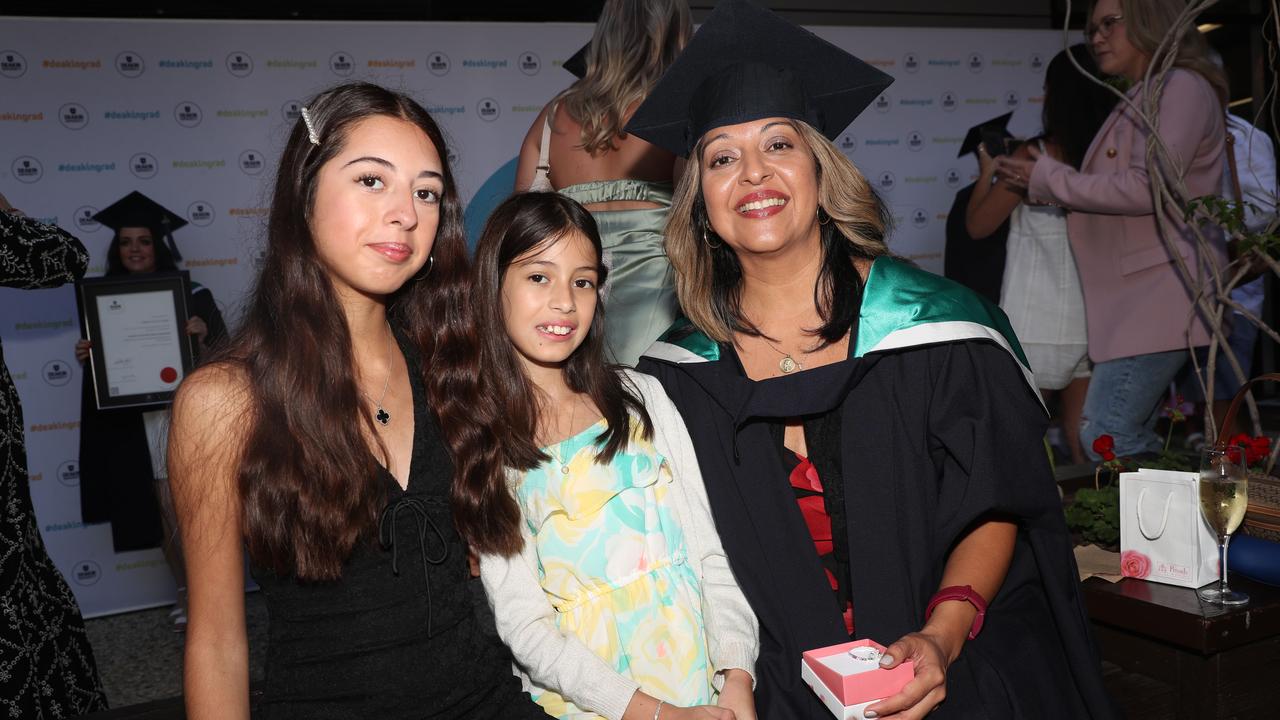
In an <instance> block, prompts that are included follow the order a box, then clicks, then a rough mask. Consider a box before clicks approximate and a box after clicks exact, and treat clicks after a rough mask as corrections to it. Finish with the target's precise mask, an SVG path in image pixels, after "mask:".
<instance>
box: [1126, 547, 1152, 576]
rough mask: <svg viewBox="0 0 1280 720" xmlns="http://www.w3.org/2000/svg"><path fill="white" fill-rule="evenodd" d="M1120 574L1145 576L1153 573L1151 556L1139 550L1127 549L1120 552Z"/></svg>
mask: <svg viewBox="0 0 1280 720" xmlns="http://www.w3.org/2000/svg"><path fill="white" fill-rule="evenodd" d="M1120 574H1121V575H1123V576H1125V577H1131V578H1144V577H1146V576H1148V575H1150V574H1151V558H1149V557H1147V556H1146V555H1143V554H1142V553H1140V552H1138V551H1137V550H1125V551H1124V552H1123V553H1121V554H1120Z"/></svg>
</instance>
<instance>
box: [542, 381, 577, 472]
mask: <svg viewBox="0 0 1280 720" xmlns="http://www.w3.org/2000/svg"><path fill="white" fill-rule="evenodd" d="M577 416H578V396H577V395H575V396H574V397H573V409H572V410H571V411H569V432H570V433H572V432H573V421H574V419H575V418H576V417H577ZM572 437H573V436H572V435H570V436H569V437H568V438H565V440H568V439H570V438H572ZM565 440H561V441H560V442H558V443H553V444H551V445H548V446H547V452H548V453H550V454H551V457H552V458H553V459H554V460H555V461H556V462H557V463H558V464H559V465H560V474H561V475H568V474H569V466H568V465H567V464H566V463H565V461H564V456H563V455H561V454H560V453H559V452H558V450H559V446H560V443H563V442H564V441H565ZM569 459H570V460H572V459H573V458H572V457H570V458H569Z"/></svg>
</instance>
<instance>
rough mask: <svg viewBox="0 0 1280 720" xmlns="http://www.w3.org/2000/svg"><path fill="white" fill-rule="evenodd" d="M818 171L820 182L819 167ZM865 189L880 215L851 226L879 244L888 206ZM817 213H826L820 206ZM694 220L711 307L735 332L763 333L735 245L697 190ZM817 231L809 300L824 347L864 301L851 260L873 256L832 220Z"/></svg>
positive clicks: (846, 328) (842, 332)
mask: <svg viewBox="0 0 1280 720" xmlns="http://www.w3.org/2000/svg"><path fill="white" fill-rule="evenodd" d="M818 175H819V183H821V182H822V180H821V175H822V169H821V167H819V168H818ZM868 192H870V193H871V194H872V197H873V200H874V203H873V204H874V205H875V206H876V212H877V213H878V214H879V217H878V221H877V222H855V223H854V225H853V226H854V227H855V228H856V231H857V233H858V236H859V237H861V238H864V239H866V240H869V241H872V242H873V243H876V244H879V245H881V246H883V244H884V241H885V237H884V228H887V227H889V226H890V224H891V220H890V217H889V211H888V209H887V208H886V207H885V206H884V203H883V202H881V201H880V199H879V196H878V195H877V194H876V193H875V190H873V189H870V188H868ZM819 214H820V215H823V216H825V212H824V211H822V210H821V209H819ZM693 223H694V227H699V226H700V227H703V228H705V229H706V233H707V240H708V244H709V245H710V246H711V247H712V250H711V268H712V276H711V311H712V312H713V313H714V314H715V315H716V317H717V318H718V319H719V320H720V321H721V322H723V323H724V325H725V326H726V327H729V328H731V329H732V330H733V331H734V332H739V333H742V334H744V335H752V336H756V337H766V336H765V335H764V333H762V332H761V331H760V329H759V328H757V327H756V326H755V324H754V323H752V322H751V321H750V320H748V319H747V316H746V313H744V312H743V311H742V264H741V263H739V262H738V256H737V255H736V254H734V252H733V249H732V248H730V247H729V245H728V244H727V243H725V242H724V241H723V240H721V239H720V236H719V235H717V234H716V231H715V230H713V229H712V228H711V220H710V218H709V217H708V216H707V206H706V203H705V201H704V200H703V199H702V195H701V193H699V195H698V198H697V200H695V201H694V204H693ZM819 233H820V234H821V237H822V267H821V268H820V269H819V270H818V282H817V283H816V284H815V285H814V286H813V303H814V307H816V308H817V309H818V316H819V317H821V318H822V326H821V327H819V328H817V331H816V332H815V333H814V334H815V335H817V336H818V337H819V338H821V342H820V343H819V347H826V346H827V345H830V344H831V343H834V342H838V341H839V340H840V339H841V338H842V337H844V336H845V335H847V334H848V333H849V328H851V327H853V321H854V318H856V317H857V316H858V310H859V309H860V308H861V306H862V276H861V275H859V274H858V269H857V267H855V266H854V264H853V261H854V259H855V258H859V259H866V260H873V259H875V256H874V255H871V254H868V253H866V252H864V251H863V250H862V249H861V248H860V247H859V246H858V245H855V244H854V243H852V242H850V241H849V238H847V237H845V235H844V233H842V232H841V230H840V228H839V227H838V225H837V224H836V223H835V222H832V221H831V220H830V219H828V220H827V221H826V222H825V223H824V224H822V225H821V226H820V227H819ZM807 330H810V331H812V330H813V329H812V328H807ZM766 339H769V340H772V338H768V337H766Z"/></svg>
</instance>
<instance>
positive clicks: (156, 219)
mask: <svg viewBox="0 0 1280 720" xmlns="http://www.w3.org/2000/svg"><path fill="white" fill-rule="evenodd" d="M93 219H94V220H97V221H98V222H100V223H102V224H103V225H106V226H107V227H109V228H111V229H112V230H115V231H117V232H119V231H120V228H125V227H145V228H152V229H154V230H159V231H160V234H161V235H163V236H164V240H165V243H166V244H168V246H169V252H170V253H171V254H172V255H173V259H174V261H175V262H180V261H181V260H182V254H181V253H179V252H178V246H177V245H175V244H174V242H173V231H174V230H177V229H178V228H180V227H182V226H184V225H186V224H187V221H186V220H183V219H182V218H181V217H180V216H178V215H176V214H174V213H173V212H171V211H170V210H169V209H168V208H166V207H165V206H163V205H161V204H160V203H158V202H156V201H155V200H152V199H151V198H149V197H147V196H146V195H143V194H142V193H140V192H138V191H137V190H134V191H133V192H131V193H129V194H128V195H125V196H124V197H122V198H120V199H119V200H117V201H115V202H114V203H112V204H111V205H109V206H107V207H106V208H105V209H103V210H100V211H98V214H97V215H94V216H93Z"/></svg>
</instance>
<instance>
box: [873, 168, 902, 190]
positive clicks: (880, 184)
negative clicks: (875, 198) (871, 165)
mask: <svg viewBox="0 0 1280 720" xmlns="http://www.w3.org/2000/svg"><path fill="white" fill-rule="evenodd" d="M876 187H877V188H879V189H880V190H881V191H882V192H893V189H894V188H896V187H898V178H897V177H895V176H894V174H893V173H891V172H889V171H888V170H885V171H884V172H882V173H880V175H879V176H878V177H877V178H876Z"/></svg>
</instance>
